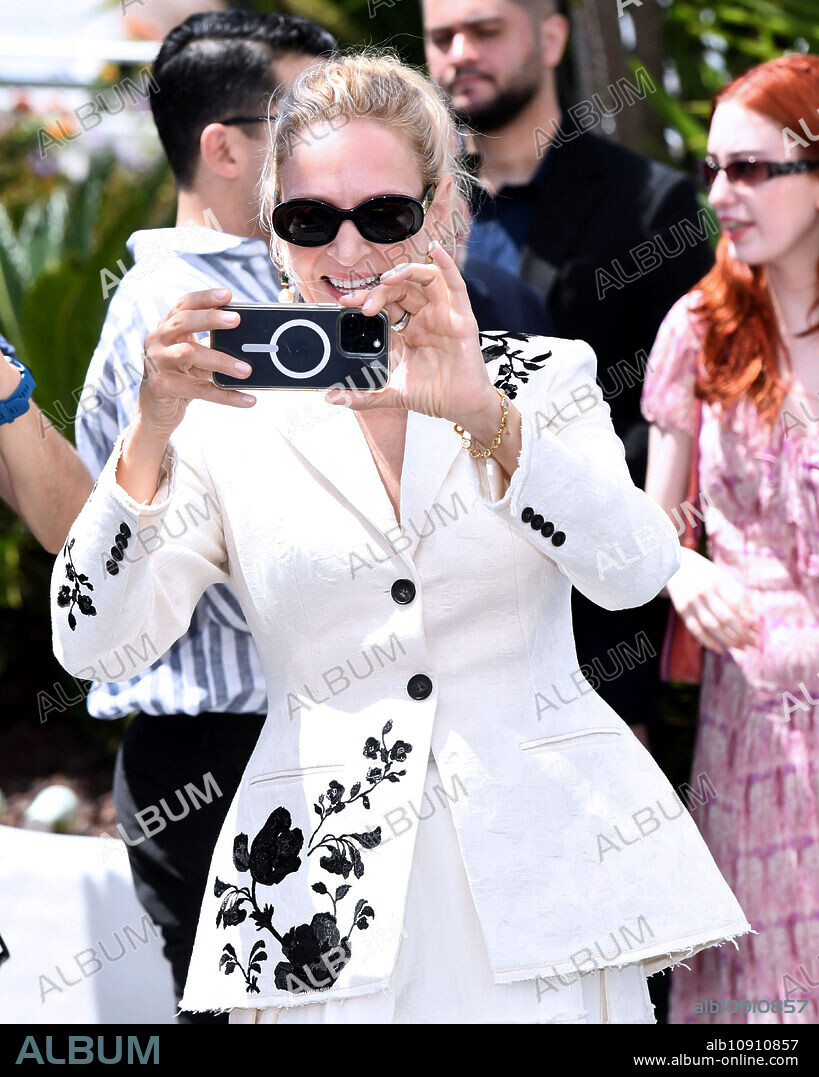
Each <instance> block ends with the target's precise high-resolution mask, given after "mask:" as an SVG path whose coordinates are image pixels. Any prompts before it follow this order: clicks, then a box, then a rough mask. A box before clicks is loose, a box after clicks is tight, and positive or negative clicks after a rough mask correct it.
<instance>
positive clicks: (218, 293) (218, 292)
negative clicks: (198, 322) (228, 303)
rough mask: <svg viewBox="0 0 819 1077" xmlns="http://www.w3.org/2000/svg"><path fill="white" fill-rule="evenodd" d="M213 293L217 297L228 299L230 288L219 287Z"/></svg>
mask: <svg viewBox="0 0 819 1077" xmlns="http://www.w3.org/2000/svg"><path fill="white" fill-rule="evenodd" d="M213 294H214V295H215V296H216V298H217V299H227V295H228V290H227V288H217V289H216V291H215V292H214V293H213Z"/></svg>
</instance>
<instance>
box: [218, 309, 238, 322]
mask: <svg viewBox="0 0 819 1077" xmlns="http://www.w3.org/2000/svg"><path fill="white" fill-rule="evenodd" d="M219 321H220V322H221V323H222V325H236V323H237V322H238V321H239V315H238V314H237V313H236V312H235V311H233V310H226V311H225V312H224V314H220V315H219Z"/></svg>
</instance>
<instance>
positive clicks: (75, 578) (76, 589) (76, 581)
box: [57, 538, 97, 632]
mask: <svg viewBox="0 0 819 1077" xmlns="http://www.w3.org/2000/svg"><path fill="white" fill-rule="evenodd" d="M76 541H77V540H76V539H73V538H72V539H71V541H70V542H67V543H66V544H65V546H63V557H64V558H65V559H66V561H67V562H68V563H67V564H66V566H65V574H66V577H67V578H68V579H69V580H70V581H71V583H72V585H73V586H71V587H69V586H68V584H66V583H64V584H63V585H62V587H61V588H60V590H59V591H58V592H57V605H58V606H60V607H62V608H63V609H65V607H66V606H68V607H69V610H68V627H69V628H70V629H71V631H72V632H74V631H75V630H76V628H77V618H76V617H75V616H74V607H75V606H76V607H77V609H78V610H79V611H80V613H82V614H84V615H85V616H86V617H96V616H97V611H96V609H95V607H94V603H93V602H92V601H91V595H85V594H83V593H82V588H83V587H85V588H87V590H89V591H93V590H94V585H93V583H91V581H90V580H89V579H88V577H87V576H85V575H84V574H83V573H82V572H77V569H76V568H75V566H74V559H73V557H72V556H71V551H72V549H73V548H74V543H75V542H76Z"/></svg>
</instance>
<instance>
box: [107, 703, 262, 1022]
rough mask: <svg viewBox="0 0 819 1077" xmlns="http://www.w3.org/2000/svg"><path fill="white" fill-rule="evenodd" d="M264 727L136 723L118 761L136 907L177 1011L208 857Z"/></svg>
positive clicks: (209, 719) (219, 719)
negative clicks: (163, 961) (159, 947)
mask: <svg viewBox="0 0 819 1077" xmlns="http://www.w3.org/2000/svg"><path fill="white" fill-rule="evenodd" d="M263 724H264V717H263V716H262V715H255V714H198V715H196V716H193V717H192V716H191V715H187V714H170V715H165V714H163V715H153V714H137V715H136V716H135V717H134V718H133V719H132V720H131V721H130V722H129V724H128V727H127V729H126V731H125V736H124V738H123V741H122V744H121V745H120V748H119V751H118V753H117V760H116V766H115V769H114V805H115V807H116V812H117V821H118V822H119V824H120V826H121V827H122V829H123V830H124V831H125V833H126V834H127V835H128V838H129V843H128V845H127V848H128V859H129V861H130V863H131V872H132V874H133V877H134V886H135V888H136V893H137V897H138V899H139V901H140V904H141V905H142V906H143V908H144V909H145V910H146V912H147V913H148V914H149V915H150V916H151V918H152V919H153V921H154V922H155V923H156V924H157V926H158V927H159V928H160V930H161V931H162V937H163V940H164V945H163V952H164V954H165V957H166V958H167V959H168V961H169V962H170V965H171V969H172V972H173V988H174V997H175V998H176V1001H177V1003H178V1002H179V999H180V998H181V997H182V992H183V990H184V987H185V978H186V976H187V974H188V965H189V964H190V959H191V953H192V952H193V940H194V937H195V934H196V925H197V923H198V920H199V910H200V907H201V904H202V898H203V896H204V893H205V886H206V885H207V876H208V870H209V868H210V861H211V855H212V853H213V849H214V847H215V845H216V839H217V837H218V836H219V830H220V828H221V826H222V823H223V821H224V818H225V816H226V815H227V810H228V808H229V807H230V803H231V800H232V799H233V795H234V793H235V792H236V789H237V788H238V785H239V781H240V779H241V777H242V774H243V772H244V769H245V766H246V765H247V761H248V759H249V758H250V754H251V752H252V751H253V748H254V746H255V744H256V741H257V740H258V739H259V734H260V733H261V731H262V726H263ZM207 775H210V777H209V778H208V777H207ZM186 786H188V787H190V786H193V789H191V788H188V789H186ZM196 790H198V791H200V795H197V793H196ZM208 801H209V802H208ZM186 807H187V813H186V814H184V813H185V808H186ZM146 809H147V810H146ZM152 809H155V810H152ZM137 812H142V813H143V814H142V816H140V818H139V819H137V818H136V814H137ZM171 816H176V817H177V819H176V821H173V820H172V818H171ZM162 821H164V822H165V825H164V827H163V826H162ZM177 1021H178V1022H179V1023H181V1024H227V1021H228V1015H227V1014H208V1013H199V1014H190V1013H189V1014H186V1013H182V1014H180V1016H179V1017H178V1018H177Z"/></svg>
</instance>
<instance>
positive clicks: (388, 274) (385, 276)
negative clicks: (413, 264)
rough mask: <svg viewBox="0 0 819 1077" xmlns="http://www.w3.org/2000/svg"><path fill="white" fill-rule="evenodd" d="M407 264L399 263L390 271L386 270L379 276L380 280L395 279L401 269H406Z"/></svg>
mask: <svg viewBox="0 0 819 1077" xmlns="http://www.w3.org/2000/svg"><path fill="white" fill-rule="evenodd" d="M408 265H409V262H400V263H399V264H398V265H397V266H393V267H392V269H388V270H387V272H386V273H382V274H381V280H389V279H390V277H395V276H397V274H399V273H400V272H401V270H402V269H406V268H407V266H408Z"/></svg>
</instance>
